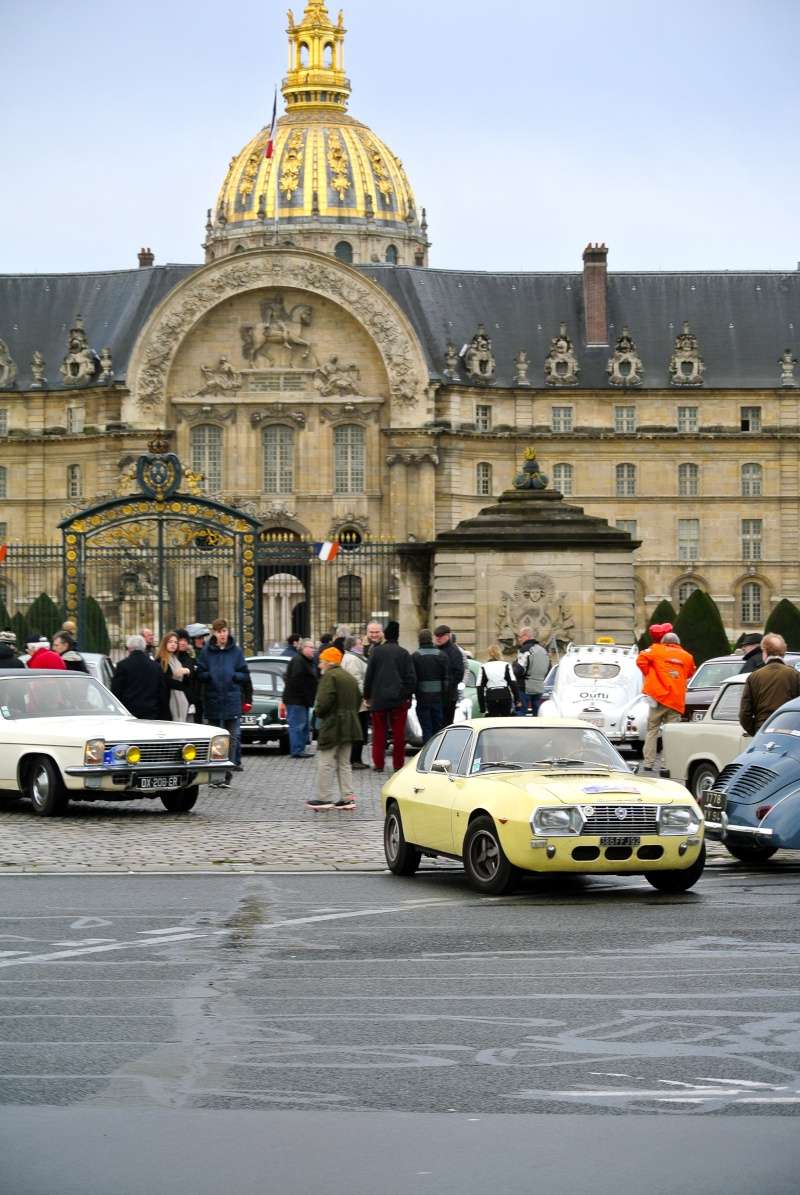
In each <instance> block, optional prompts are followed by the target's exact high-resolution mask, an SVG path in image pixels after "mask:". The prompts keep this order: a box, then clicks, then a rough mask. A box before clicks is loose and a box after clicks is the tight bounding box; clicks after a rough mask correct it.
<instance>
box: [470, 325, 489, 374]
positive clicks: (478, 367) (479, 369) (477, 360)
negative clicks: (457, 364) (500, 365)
mask: <svg viewBox="0 0 800 1195" xmlns="http://www.w3.org/2000/svg"><path fill="white" fill-rule="evenodd" d="M464 369H465V371H466V374H467V377H468V378H469V379H470V381H471V382H491V381H492V380H493V379H494V375H495V370H496V362H495V359H494V353H493V352H492V342H491V340H490V339H489V337H488V336H487V334H486V329H485V328H484V326H483V324H479V325H478V331H477V332H476V333H475V335H474V336H473V337H472V340H471V341H470V343H469V344H468V345H467V347H466V349H465V350H464Z"/></svg>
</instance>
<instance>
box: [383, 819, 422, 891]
mask: <svg viewBox="0 0 800 1195" xmlns="http://www.w3.org/2000/svg"><path fill="white" fill-rule="evenodd" d="M383 852H384V854H385V855H386V865H387V867H388V868H389V871H391V872H392V874H393V875H396V876H413V874H414V872H415V871H416V870H417V868H418V867H419V861H420V859H421V858H422V852H421V851H419V850H417V848H416V847H415V846H411V845H410V844H409V843H407V842H406V836H405V834H404V833H403V819H402V818H401V817H400V810H399V809H398V808H397V806H396V805H390V806H389V808H388V809H387V811H386V820H385V822H384V823H383Z"/></svg>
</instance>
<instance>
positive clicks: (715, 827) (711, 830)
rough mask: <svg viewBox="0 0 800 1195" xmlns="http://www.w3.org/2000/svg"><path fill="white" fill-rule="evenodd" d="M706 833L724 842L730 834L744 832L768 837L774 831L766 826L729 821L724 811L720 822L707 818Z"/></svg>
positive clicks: (755, 836)
mask: <svg viewBox="0 0 800 1195" xmlns="http://www.w3.org/2000/svg"><path fill="white" fill-rule="evenodd" d="M706 834H709V835H710V836H711V837H712V838H719V839H720V840H721V841H722V842H724V841H725V839H726V838H727V836H728V835H729V834H743V835H746V836H747V837H748V838H759V839H766V840H767V841H768V840H769V839H770V838H772V834H773V831H772V830H769V829H768V828H767V827H766V826H739V825H737V824H736V822H731V821H728V818H727V816H726V815H725V814H724V813H723V814H721V816H720V819H719V821H718V822H714V821H709V819H708V818H706Z"/></svg>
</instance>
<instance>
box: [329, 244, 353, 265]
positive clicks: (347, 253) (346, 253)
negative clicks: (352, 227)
mask: <svg viewBox="0 0 800 1195" xmlns="http://www.w3.org/2000/svg"><path fill="white" fill-rule="evenodd" d="M333 253H334V256H335V257H338V259H339V261H343V262H344V264H345V265H346V266H351V265H352V264H353V246H352V245H351V244H350V242H349V241H339V244H338V245H337V246H336V248H335V249H334V251H333Z"/></svg>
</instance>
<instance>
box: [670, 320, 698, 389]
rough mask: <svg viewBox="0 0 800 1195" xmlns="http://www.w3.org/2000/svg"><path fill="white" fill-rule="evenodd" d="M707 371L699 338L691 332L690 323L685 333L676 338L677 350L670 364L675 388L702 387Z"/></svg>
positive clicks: (684, 329) (685, 324) (684, 328)
mask: <svg viewBox="0 0 800 1195" xmlns="http://www.w3.org/2000/svg"><path fill="white" fill-rule="evenodd" d="M705 371H706V367H705V364H704V362H703V358H702V357H701V356H700V350H699V348H698V344H697V337H696V336H695V334H694V333H693V332H692V331H691V330H690V328H689V323H688V321H686V322H684V325H683V331H682V332H679V333H678V335H677V336H676V337H675V350H674V352H673V354H672V359H671V360H670V363H669V372H670V378H671V379H672V385H673V386H702V384H703V374H704V373H705Z"/></svg>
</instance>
